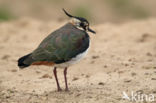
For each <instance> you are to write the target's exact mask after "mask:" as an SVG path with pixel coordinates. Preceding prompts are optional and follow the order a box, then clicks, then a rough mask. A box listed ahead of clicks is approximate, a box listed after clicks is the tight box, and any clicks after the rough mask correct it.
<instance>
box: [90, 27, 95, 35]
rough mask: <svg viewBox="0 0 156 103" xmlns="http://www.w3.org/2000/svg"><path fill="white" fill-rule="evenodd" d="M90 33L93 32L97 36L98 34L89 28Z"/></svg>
mask: <svg viewBox="0 0 156 103" xmlns="http://www.w3.org/2000/svg"><path fill="white" fill-rule="evenodd" d="M88 31H89V32H91V33H94V34H96V32H95V31H94V30H92V29H90V28H88Z"/></svg>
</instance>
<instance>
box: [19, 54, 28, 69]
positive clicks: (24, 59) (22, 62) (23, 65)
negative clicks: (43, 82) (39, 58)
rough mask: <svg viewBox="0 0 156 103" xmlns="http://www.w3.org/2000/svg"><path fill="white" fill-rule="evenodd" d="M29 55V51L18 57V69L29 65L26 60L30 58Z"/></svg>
mask: <svg viewBox="0 0 156 103" xmlns="http://www.w3.org/2000/svg"><path fill="white" fill-rule="evenodd" d="M30 55H31V53H30V54H28V55H25V56H23V57H21V58H19V59H18V67H19V68H20V69H23V68H25V67H28V66H30V63H28V62H26V61H28V59H29V58H30Z"/></svg>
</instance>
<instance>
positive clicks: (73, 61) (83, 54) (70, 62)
mask: <svg viewBox="0 0 156 103" xmlns="http://www.w3.org/2000/svg"><path fill="white" fill-rule="evenodd" d="M87 52H88V49H87V50H86V51H84V52H83V53H81V54H79V55H77V56H76V57H74V58H72V59H71V60H70V61H67V62H65V63H61V64H55V65H54V66H55V67H58V68H65V67H69V66H70V65H72V64H75V63H77V62H78V61H80V60H81V59H82V58H84V56H85V55H86V54H87Z"/></svg>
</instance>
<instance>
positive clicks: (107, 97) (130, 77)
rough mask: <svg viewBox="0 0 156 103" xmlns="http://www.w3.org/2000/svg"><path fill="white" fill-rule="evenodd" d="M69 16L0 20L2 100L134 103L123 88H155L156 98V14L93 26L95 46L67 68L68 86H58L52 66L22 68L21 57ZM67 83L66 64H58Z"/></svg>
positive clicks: (146, 90)
mask: <svg viewBox="0 0 156 103" xmlns="http://www.w3.org/2000/svg"><path fill="white" fill-rule="evenodd" d="M64 24H65V22H62V23H57V22H53V21H51V22H48V23H47V22H46V23H45V22H42V21H36V20H33V19H28V18H25V19H20V20H16V21H10V22H4V23H1V24H0V103H134V102H133V101H131V100H127V99H123V98H122V96H123V91H125V92H126V93H128V94H130V93H131V92H132V91H134V92H135V93H138V92H140V93H141V94H147V95H149V94H153V95H154V96H155V101H153V102H150V101H144V102H142V103H148V102H149V103H155V102H156V19H154V18H151V19H148V20H142V21H132V22H128V23H124V24H120V25H117V24H110V23H104V24H100V25H96V26H92V25H91V27H92V28H93V29H94V30H95V31H96V32H97V34H96V35H92V34H90V37H91V47H90V51H89V53H88V55H87V56H86V58H84V59H83V60H82V61H81V62H79V63H77V64H75V65H73V66H71V67H70V68H69V69H68V83H69V88H70V91H69V92H64V91H62V92H57V91H56V89H57V88H56V83H55V78H54V76H53V72H52V70H53V67H46V66H40V67H37V66H32V67H29V68H26V69H24V70H19V68H18V67H17V60H18V58H19V57H21V56H23V55H25V54H27V53H29V52H31V51H32V50H34V49H35V48H36V47H37V46H38V44H39V43H40V42H41V41H42V40H43V38H44V37H46V36H47V35H48V34H49V33H50V32H52V31H53V30H55V29H57V28H59V27H60V26H62V25H64ZM58 73H59V74H58V77H59V81H60V84H61V87H62V88H63V89H64V78H63V70H61V69H58Z"/></svg>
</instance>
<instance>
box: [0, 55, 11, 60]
mask: <svg viewBox="0 0 156 103" xmlns="http://www.w3.org/2000/svg"><path fill="white" fill-rule="evenodd" d="M9 57H10V56H9V55H4V56H3V57H2V58H1V59H3V60H6V59H8V58H9Z"/></svg>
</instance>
